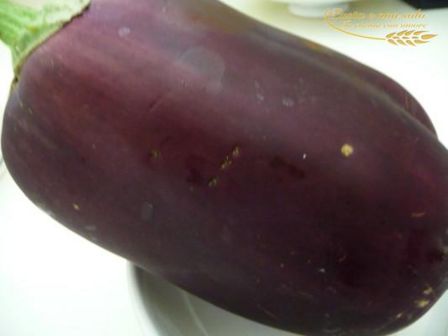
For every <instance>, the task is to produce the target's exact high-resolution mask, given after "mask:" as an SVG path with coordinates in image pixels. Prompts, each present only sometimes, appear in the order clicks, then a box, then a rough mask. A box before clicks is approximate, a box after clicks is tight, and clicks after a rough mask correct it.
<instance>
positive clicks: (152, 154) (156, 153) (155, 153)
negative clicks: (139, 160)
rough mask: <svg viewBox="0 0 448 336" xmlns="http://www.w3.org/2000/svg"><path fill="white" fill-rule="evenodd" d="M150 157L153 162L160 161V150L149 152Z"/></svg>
mask: <svg viewBox="0 0 448 336" xmlns="http://www.w3.org/2000/svg"><path fill="white" fill-rule="evenodd" d="M149 157H150V158H151V159H153V160H155V159H158V158H159V157H160V152H159V151H158V150H155V149H152V150H151V151H150V152H149Z"/></svg>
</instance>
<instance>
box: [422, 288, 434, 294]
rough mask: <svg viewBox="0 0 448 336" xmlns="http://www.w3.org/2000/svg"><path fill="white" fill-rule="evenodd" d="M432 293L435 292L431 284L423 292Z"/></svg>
mask: <svg viewBox="0 0 448 336" xmlns="http://www.w3.org/2000/svg"><path fill="white" fill-rule="evenodd" d="M432 293H434V290H433V289H432V287H430V286H428V288H426V289H425V290H424V291H423V294H424V295H431V294H432Z"/></svg>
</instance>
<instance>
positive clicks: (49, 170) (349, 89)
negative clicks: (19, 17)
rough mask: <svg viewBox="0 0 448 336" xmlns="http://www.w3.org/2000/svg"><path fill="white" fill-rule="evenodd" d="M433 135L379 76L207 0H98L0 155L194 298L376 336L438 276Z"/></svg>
mask: <svg viewBox="0 0 448 336" xmlns="http://www.w3.org/2000/svg"><path fill="white" fill-rule="evenodd" d="M413 116H415V117H416V118H414V117H413ZM417 119H419V120H420V121H421V122H422V123H423V124H426V125H427V126H423V124H422V123H420V122H419V121H418V120H417ZM430 129H432V126H431V124H430V122H429V120H428V119H427V117H426V115H425V113H424V111H423V110H422V109H421V107H420V105H419V104H418V103H417V102H416V101H415V100H414V99H413V98H412V97H411V96H409V94H408V93H407V92H406V91H404V90H403V89H402V88H401V87H399V86H398V85H397V84H396V83H394V82H393V81H391V80H390V79H388V78H386V77H384V76H383V75H381V74H379V73H376V72H374V71H373V70H370V69H368V68H366V67H364V66H362V65H360V64H358V63H356V62H354V61H352V60H350V59H348V58H346V57H344V56H341V55H339V54H336V53H334V52H332V51H330V50H328V49H325V48H322V47H320V46H318V45H315V44H313V43H311V42H308V41H305V40H301V39H298V38H296V37H293V36H290V35H287V34H285V33H283V32H279V31H276V30H274V29H272V28H269V27H267V26H264V25H262V24H261V23H257V22H255V21H253V20H251V19H248V18H246V17H244V16H242V15H240V14H237V13H236V12H234V11H233V10H231V9H228V8H227V7H224V6H223V5H220V4H218V3H217V2H214V1H210V2H209V1H204V0H200V1H198V0H194V1H193V0H191V1H190V0H186V1H180V0H167V1H161V0H134V1H123V0H94V1H93V4H92V6H91V8H90V9H89V10H88V11H87V12H86V13H85V14H84V15H82V16H81V17H79V18H77V19H76V20H74V21H73V22H72V23H70V24H69V25H67V26H66V27H65V28H64V29H63V30H62V31H61V32H59V33H58V34H56V35H55V36H54V37H52V38H51V39H50V40H48V41H47V42H46V43H44V44H43V45H42V46H41V47H40V48H38V49H37V50H36V51H35V52H34V53H33V54H32V55H31V56H30V57H29V59H28V60H27V61H26V63H25V65H24V67H23V69H22V72H21V76H20V80H19V82H18V84H17V86H16V88H15V90H14V91H13V93H12V96H11V99H10V101H9V103H8V106H7V110H6V116H5V121H4V130H3V151H4V157H5V160H6V163H7V165H8V167H9V170H10V172H11V173H12V175H13V177H14V178H15V180H16V182H17V183H18V184H19V186H20V187H21V188H22V189H23V190H24V191H25V193H26V194H27V195H28V196H29V197H30V199H31V200H32V201H34V202H35V203H36V204H38V205H39V206H40V207H42V208H43V209H45V210H46V211H48V212H51V214H52V215H53V216H54V217H55V218H56V219H57V220H59V221H60V222H61V223H63V224H64V225H66V226H67V227H69V228H70V229H72V230H73V231H75V232H77V233H79V234H80V235H82V236H84V237H86V238H87V239H90V240H92V241H94V242H96V243H97V244H99V245H101V246H103V247H105V248H107V249H109V250H110V251H113V252H115V253H117V254H119V255H122V256H124V257H126V258H128V259H129V260H131V261H132V262H134V263H136V264H137V265H139V266H141V267H143V268H145V269H146V270H149V271H151V272H153V273H155V274H157V275H159V276H162V277H164V278H165V279H167V280H169V281H171V282H173V283H174V284H177V285H178V286H180V287H182V288H184V289H186V290H188V291H190V292H191V293H194V294H196V295H198V296H200V297H202V298H204V299H206V300H208V301H210V302H212V303H214V304H217V305H218V306H220V307H223V308H225V309H228V310H230V311H232V312H235V313H237V314H240V315H242V316H246V317H248V318H251V319H253V320H256V321H259V322H261V323H265V324H268V325H271V326H274V327H278V328H281V329H285V330H289V331H293V332H297V333H302V334H307V335H317V336H320V335H338V336H343V335H346V336H373V335H382V334H387V333H389V332H392V331H395V330H398V329H400V328H402V327H404V326H406V325H408V324H410V323H411V322H413V321H415V320H416V319H417V318H419V317H420V316H421V315H422V314H423V313H424V312H425V311H427V310H428V309H429V308H430V307H431V306H432V305H433V303H434V302H435V301H436V300H437V299H438V298H439V297H440V296H441V294H442V293H443V292H444V291H445V289H446V287H447V275H448V272H447V271H448V261H447V254H448V231H447V229H448V223H447V219H448V155H447V151H446V150H445V148H444V147H443V146H442V145H441V144H440V143H439V142H438V140H437V138H436V137H435V135H434V134H433V133H432V132H431V131H430ZM344 145H345V146H344ZM342 148H344V149H345V151H342V150H341V149H342ZM350 149H352V150H353V152H352V153H351V151H350ZM343 152H344V153H345V155H344V153H343ZM55 253H57V251H55Z"/></svg>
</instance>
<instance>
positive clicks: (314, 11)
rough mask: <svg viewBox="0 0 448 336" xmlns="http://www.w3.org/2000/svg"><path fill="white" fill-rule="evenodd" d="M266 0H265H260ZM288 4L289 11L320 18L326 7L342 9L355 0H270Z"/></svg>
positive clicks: (323, 14)
mask: <svg viewBox="0 0 448 336" xmlns="http://www.w3.org/2000/svg"><path fill="white" fill-rule="evenodd" d="M260 1H266V0H260ZM270 1H275V2H284V3H287V4H289V6H288V9H289V11H290V12H291V13H292V14H294V15H298V16H303V17H309V18H322V17H324V16H325V13H326V11H327V10H328V9H332V8H339V9H341V10H343V11H345V10H347V9H348V8H349V3H350V2H352V1H357V0H270Z"/></svg>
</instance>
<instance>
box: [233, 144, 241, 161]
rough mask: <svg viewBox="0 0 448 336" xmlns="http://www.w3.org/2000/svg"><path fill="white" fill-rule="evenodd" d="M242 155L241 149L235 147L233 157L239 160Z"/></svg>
mask: <svg viewBox="0 0 448 336" xmlns="http://www.w3.org/2000/svg"><path fill="white" fill-rule="evenodd" d="M240 155H241V148H240V147H239V146H235V148H233V150H232V156H233V157H234V158H237V157H239V156H240Z"/></svg>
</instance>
